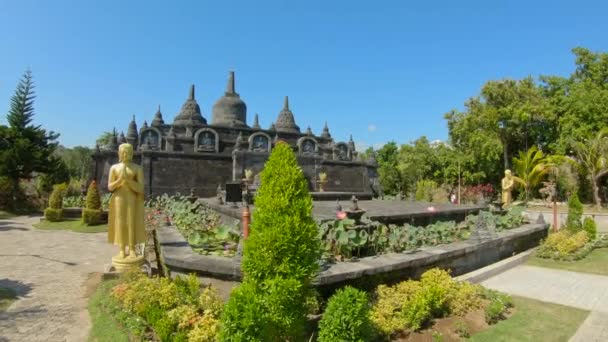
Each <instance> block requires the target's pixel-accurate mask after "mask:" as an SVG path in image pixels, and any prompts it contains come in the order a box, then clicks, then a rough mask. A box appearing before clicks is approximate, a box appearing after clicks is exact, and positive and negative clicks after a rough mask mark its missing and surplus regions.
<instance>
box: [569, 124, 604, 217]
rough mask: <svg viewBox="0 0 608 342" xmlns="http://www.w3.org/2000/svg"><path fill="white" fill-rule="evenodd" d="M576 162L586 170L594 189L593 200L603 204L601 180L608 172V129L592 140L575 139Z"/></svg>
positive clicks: (596, 204)
mask: <svg viewBox="0 0 608 342" xmlns="http://www.w3.org/2000/svg"><path fill="white" fill-rule="evenodd" d="M572 147H573V150H574V153H575V155H576V162H577V164H578V165H579V167H580V168H581V169H583V170H584V171H586V173H587V177H588V178H589V180H590V181H591V187H592V189H593V202H594V203H595V206H596V207H598V208H599V206H600V205H601V199H600V187H599V182H600V180H601V179H602V177H604V176H605V175H606V174H608V159H607V158H606V157H607V154H608V129H603V130H601V131H599V132H598V133H597V134H596V136H595V137H593V139H591V140H585V141H575V142H574V143H573V144H572Z"/></svg>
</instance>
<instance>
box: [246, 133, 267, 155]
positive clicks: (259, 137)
mask: <svg viewBox="0 0 608 342" xmlns="http://www.w3.org/2000/svg"><path fill="white" fill-rule="evenodd" d="M270 149H271V145H270V136H269V135H268V134H266V133H263V132H258V133H253V134H252V135H251V136H249V151H253V152H266V153H270Z"/></svg>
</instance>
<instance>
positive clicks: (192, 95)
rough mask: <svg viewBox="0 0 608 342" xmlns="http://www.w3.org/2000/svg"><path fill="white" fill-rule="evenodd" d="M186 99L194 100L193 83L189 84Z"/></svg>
mask: <svg viewBox="0 0 608 342" xmlns="http://www.w3.org/2000/svg"><path fill="white" fill-rule="evenodd" d="M188 100H192V101H194V84H193V85H191V86H190V94H189V95H188Z"/></svg>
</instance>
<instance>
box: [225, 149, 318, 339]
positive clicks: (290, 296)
mask: <svg viewBox="0 0 608 342" xmlns="http://www.w3.org/2000/svg"><path fill="white" fill-rule="evenodd" d="M260 177H261V186H260V188H259V189H258V192H257V195H256V197H255V205H256V208H255V211H254V212H253V217H252V223H251V227H250V235H249V238H248V239H247V240H246V241H245V245H244V253H243V264H242V269H243V274H244V279H243V284H242V285H241V286H240V287H238V288H237V289H235V290H234V291H233V294H232V296H231V297H230V300H229V301H228V304H227V305H226V307H225V308H224V311H223V316H222V330H221V333H220V340H221V341H264V342H272V341H293V340H299V339H301V337H302V333H303V331H304V327H305V324H306V310H307V308H306V304H305V303H306V295H307V293H308V287H309V285H310V282H311V280H312V278H313V277H314V276H315V274H316V272H317V270H318V260H319V258H320V256H321V249H320V241H319V238H318V230H317V225H316V223H315V221H314V220H313V217H312V199H311V197H310V194H309V192H308V183H307V182H306V179H305V178H304V174H303V172H302V169H301V168H300V167H299V165H298V163H297V160H296V157H295V155H294V153H293V151H292V150H291V147H290V146H289V145H287V144H285V143H282V142H279V143H278V144H277V145H276V147H275V148H274V149H273V151H272V154H271V155H270V158H269V159H268V161H267V162H266V164H265V165H264V170H263V171H262V173H261V176H260Z"/></svg>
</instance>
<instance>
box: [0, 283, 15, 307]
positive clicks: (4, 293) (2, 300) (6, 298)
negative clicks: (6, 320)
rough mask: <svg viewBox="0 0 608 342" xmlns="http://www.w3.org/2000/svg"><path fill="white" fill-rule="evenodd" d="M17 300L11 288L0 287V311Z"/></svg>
mask: <svg viewBox="0 0 608 342" xmlns="http://www.w3.org/2000/svg"><path fill="white" fill-rule="evenodd" d="M16 300H17V293H16V292H15V291H14V290H13V289H9V288H7V287H0V312H2V311H5V310H6V309H8V307H9V306H11V304H12V303H13V302H14V301H16Z"/></svg>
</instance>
